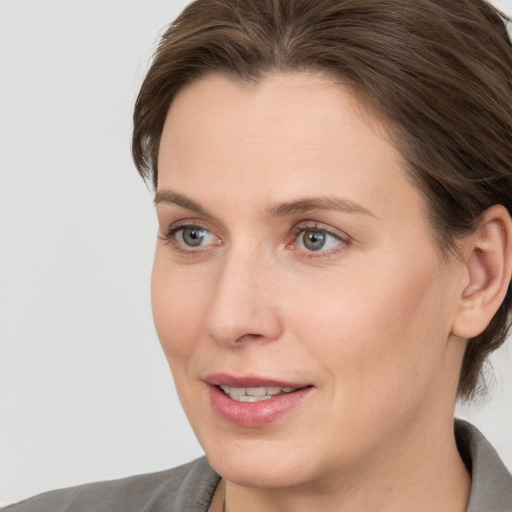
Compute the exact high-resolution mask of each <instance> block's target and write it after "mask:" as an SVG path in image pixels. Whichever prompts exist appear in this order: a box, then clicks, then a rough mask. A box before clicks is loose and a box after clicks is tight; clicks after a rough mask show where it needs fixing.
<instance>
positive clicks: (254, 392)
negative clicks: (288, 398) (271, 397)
mask: <svg viewBox="0 0 512 512" xmlns="http://www.w3.org/2000/svg"><path fill="white" fill-rule="evenodd" d="M245 393H246V394H247V395H250V396H263V395H266V394H267V388H245Z"/></svg>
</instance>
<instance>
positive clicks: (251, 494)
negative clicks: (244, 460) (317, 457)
mask: <svg viewBox="0 0 512 512" xmlns="http://www.w3.org/2000/svg"><path fill="white" fill-rule="evenodd" d="M440 427H441V426H440ZM370 459H371V460H370ZM470 488H471V478H470V475H469V473H468V472H467V470H466V467H465V466H464V463H463V462H462V459H461V458H460V455H459V453H458V450H457V446H456V443H455V437H454V434H453V423H452V422H449V423H448V424H446V425H444V426H443V428H432V429H429V430H428V431H423V432H420V435H419V438H418V434H416V435H414V436H413V435H407V434H405V435H404V434H403V433H402V435H401V436H399V441H398V442H397V443H395V444H394V445H393V443H390V444H389V445H388V446H387V447H385V449H384V450H382V452H381V453H378V454H377V453H376V454H372V455H371V457H369V458H367V460H366V461H365V462H364V463H362V464H361V465H360V466H359V467H357V468H354V467H351V468H342V470H341V471H338V472H337V473H336V474H328V475H325V476H324V477H322V478H319V479H318V481H316V482H313V483H308V484H299V485H296V486H293V487H287V488H273V489H261V488H249V487H244V486H239V485H236V484H234V483H231V482H226V487H225V511H226V512H242V511H243V512H256V511H258V512H274V511H280V512H288V511H289V512H306V511H308V512H311V511H315V512H323V511H326V512H327V511H329V512H332V511H333V510H336V511H337V512H348V511H351V512H353V511H354V510H357V511H358V512H377V511H378V512H391V511H393V512H396V511H397V510H414V511H415V512H431V511H432V510H436V512H465V511H466V507H467V503H468V500H469V493H470Z"/></svg>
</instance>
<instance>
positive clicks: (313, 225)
mask: <svg viewBox="0 0 512 512" xmlns="http://www.w3.org/2000/svg"><path fill="white" fill-rule="evenodd" d="M187 228H197V229H201V230H205V231H207V232H208V233H211V231H210V230H209V229H207V228H205V227H203V226H201V225H200V224H199V223H197V224H196V223H194V222H189V221H187V222H184V223H180V224H174V225H172V226H171V227H170V228H169V230H168V231H167V233H166V234H165V235H160V236H159V238H160V239H161V240H163V241H164V242H165V243H166V244H170V245H171V246H172V248H173V250H174V251H176V252H178V253H180V254H183V255H185V256H194V255H197V254H198V253H204V251H205V250H207V249H208V248H210V247H211V245H210V246H206V247H198V248H197V249H194V248H193V247H187V248H184V247H183V246H182V244H180V242H178V241H177V240H176V239H175V236H176V234H177V233H179V232H180V231H182V230H184V229H187ZM308 231H311V232H316V233H320V234H325V235H328V236H330V237H332V238H334V239H335V240H337V241H338V242H339V245H336V247H333V248H330V249H327V250H323V251H322V250H319V251H312V250H311V251H308V250H304V249H298V248H296V244H297V241H298V239H299V235H300V234H303V233H305V232H308ZM290 235H291V236H293V240H292V241H291V242H287V243H286V244H285V247H286V248H292V249H294V250H295V251H297V252H300V253H301V256H302V257H305V258H322V257H329V256H332V255H334V254H336V253H338V252H340V250H343V249H346V248H348V247H350V245H351V243H352V239H351V238H350V237H349V236H348V235H345V234H343V235H341V234H339V233H338V234H337V233H333V232H332V231H331V230H329V229H327V228H326V227H325V226H324V225H321V224H319V223H317V222H314V221H305V222H302V223H300V224H298V225H296V226H294V227H293V229H292V230H291V231H290ZM214 236H215V235H214ZM219 245H220V244H219Z"/></svg>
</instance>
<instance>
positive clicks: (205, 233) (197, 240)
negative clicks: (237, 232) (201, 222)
mask: <svg viewBox="0 0 512 512" xmlns="http://www.w3.org/2000/svg"><path fill="white" fill-rule="evenodd" d="M161 239H162V240H163V241H165V242H167V243H169V244H170V245H171V246H172V247H173V248H174V250H175V251H178V252H184V253H193V252H195V250H199V249H201V248H203V247H208V246H211V245H219V244H220V240H219V239H218V238H217V237H216V236H215V235H214V234H213V233H212V232H211V231H209V230H208V229H206V228H204V227H202V226H197V225H193V224H187V225H178V226H176V225H174V226H171V227H170V229H169V231H168V232H167V234H166V235H164V236H161Z"/></svg>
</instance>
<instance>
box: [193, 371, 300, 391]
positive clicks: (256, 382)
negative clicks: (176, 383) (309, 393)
mask: <svg viewBox="0 0 512 512" xmlns="http://www.w3.org/2000/svg"><path fill="white" fill-rule="evenodd" d="M203 380H204V381H205V382H206V383H207V384H211V385H214V386H230V387H233V388H259V387H265V386H273V387H280V388H294V389H297V388H303V387H306V386H310V384H309V383H304V382H292V381H284V380H279V379H274V378H267V377H259V376H255V375H246V376H240V377H235V376H234V375H229V374H227V373H212V374H210V375H207V376H206V377H204V379H203Z"/></svg>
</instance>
